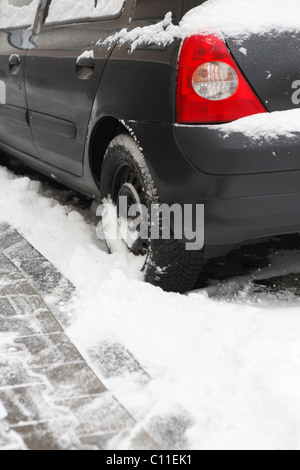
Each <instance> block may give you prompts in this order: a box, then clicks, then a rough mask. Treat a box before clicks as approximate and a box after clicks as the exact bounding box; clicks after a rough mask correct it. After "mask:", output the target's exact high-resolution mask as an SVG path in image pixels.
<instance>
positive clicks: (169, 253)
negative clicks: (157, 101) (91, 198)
mask: <svg viewBox="0 0 300 470" xmlns="http://www.w3.org/2000/svg"><path fill="white" fill-rule="evenodd" d="M122 171H124V172H125V171H127V173H124V175H125V174H130V175H131V174H132V175H134V177H131V179H132V180H133V182H134V183H135V180H136V181H137V183H136V190H137V191H138V193H139V195H140V199H141V202H142V203H143V204H144V205H145V206H146V207H147V208H150V207H151V204H158V203H159V202H160V201H159V195H158V192H157V190H156V187H155V184H154V181H153V179H152V176H151V174H150V171H149V169H148V167H147V164H146V162H145V159H144V156H143V154H142V152H141V150H140V149H139V147H138V145H137V144H136V142H135V141H134V140H133V139H132V138H131V137H130V136H128V135H125V134H124V135H120V136H118V137H116V138H115V139H114V140H113V141H112V142H111V144H110V146H109V147H108V149H107V152H106V155H105V157H104V161H103V167H102V173H101V185H100V188H101V199H102V200H107V199H111V200H112V201H113V202H114V203H115V204H117V202H118V201H117V200H118V195H119V194H120V189H121V188H122V184H123V185H124V181H123V180H122ZM128 178H130V177H128ZM107 242H108V245H109V241H108V240H107ZM147 243H148V245H147V248H146V251H147V253H145V254H146V262H145V264H144V268H143V273H144V279H145V281H146V282H149V283H150V284H153V285H155V286H159V287H161V288H162V289H163V290H165V291H168V292H180V293H185V292H187V291H189V290H191V289H193V287H194V286H195V284H196V282H197V280H198V277H199V274H200V271H201V268H202V265H203V259H204V250H201V251H187V250H186V249H185V245H184V243H183V242H182V241H179V240H176V239H174V238H173V237H171V239H170V240H163V239H159V240H152V239H149V240H148V241H147ZM140 248H141V247H139V249H140ZM144 248H145V246H144ZM134 254H136V255H138V254H142V253H139V252H137V253H136V252H134Z"/></svg>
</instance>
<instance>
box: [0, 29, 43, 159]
mask: <svg viewBox="0 0 300 470" xmlns="http://www.w3.org/2000/svg"><path fill="white" fill-rule="evenodd" d="M31 34H32V33H31V31H30V30H22V29H15V30H0V80H1V81H3V82H4V83H5V88H6V104H2V105H0V142H3V143H5V144H7V145H9V146H11V147H13V148H16V149H18V150H22V151H23V152H25V153H29V154H31V155H33V156H37V152H36V148H35V146H34V143H33V139H32V134H31V131H30V127H29V124H28V119H27V103H26V94H25V78H24V74H25V56H26V49H27V47H28V46H29V45H30V37H31ZM13 55H15V56H19V57H20V68H19V72H18V74H16V75H13V74H12V73H11V69H10V66H9V59H10V57H11V56H13Z"/></svg>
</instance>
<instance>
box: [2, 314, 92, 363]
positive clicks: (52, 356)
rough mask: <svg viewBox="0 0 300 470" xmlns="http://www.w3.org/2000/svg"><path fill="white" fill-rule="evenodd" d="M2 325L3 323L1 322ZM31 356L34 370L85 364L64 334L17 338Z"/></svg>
mask: <svg viewBox="0 0 300 470" xmlns="http://www.w3.org/2000/svg"><path fill="white" fill-rule="evenodd" d="M0 323H1V322H0ZM15 343H16V344H22V345H23V347H24V350H25V351H26V352H27V353H28V354H29V355H30V357H29V358H28V359H27V364H28V366H29V367H30V368H32V370H35V369H36V368H45V367H48V366H49V365H56V366H57V365H59V364H67V363H72V364H75V363H80V362H81V363H83V362H84V361H83V358H82V356H81V355H80V354H79V352H78V350H77V349H76V348H75V347H74V345H73V344H72V343H71V342H70V340H69V339H68V338H67V336H66V335H65V334H64V333H58V334H53V335H39V336H30V337H27V338H17V339H16V340H15Z"/></svg>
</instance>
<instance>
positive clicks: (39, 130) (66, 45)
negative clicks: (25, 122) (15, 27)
mask: <svg viewBox="0 0 300 470" xmlns="http://www.w3.org/2000/svg"><path fill="white" fill-rule="evenodd" d="M127 3H128V4H130V3H132V2H131V1H129V0H126V2H125V0H115V1H114V2H107V0H98V1H96V2H95V0H86V6H84V7H82V5H83V2H81V3H80V5H79V4H78V2H68V8H67V9H66V8H62V6H63V5H64V2H62V1H61V0H52V1H50V2H49V1H48V4H47V8H46V15H45V18H44V21H43V24H42V26H41V29H40V31H39V34H38V35H37V36H36V38H35V39H34V43H35V44H34V48H32V49H31V50H29V51H28V55H27V59H26V88H27V99H28V108H29V118H30V125H31V129H32V133H33V136H34V141H35V145H36V147H37V149H38V151H39V154H40V158H41V159H42V160H43V161H45V162H47V163H50V164H51V165H53V166H55V167H58V168H61V169H63V170H66V171H68V172H70V173H72V174H74V175H77V176H80V175H82V171H83V170H82V168H83V166H82V161H83V153H84V147H85V140H86V135H87V129H88V124H89V119H90V114H91V109H92V106H93V102H94V99H95V96H96V92H97V88H98V86H99V82H100V79H101V75H102V73H103V70H104V67H105V64H106V62H107V60H108V57H109V55H110V52H111V49H112V48H111V47H109V46H107V45H96V43H97V42H98V41H103V40H104V39H106V38H107V37H109V36H111V35H112V34H115V33H116V32H117V31H119V30H120V29H121V28H123V27H126V26H127V24H128V21H129V17H130V13H129V10H130V9H129V8H128V6H127ZM130 11H131V10H130Z"/></svg>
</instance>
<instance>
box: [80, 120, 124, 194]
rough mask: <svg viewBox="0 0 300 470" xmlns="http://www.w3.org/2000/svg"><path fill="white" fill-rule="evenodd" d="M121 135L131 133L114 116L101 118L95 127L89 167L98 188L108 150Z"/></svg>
mask: <svg viewBox="0 0 300 470" xmlns="http://www.w3.org/2000/svg"><path fill="white" fill-rule="evenodd" d="M120 134H129V132H128V130H127V129H126V127H125V125H124V124H123V123H121V122H120V121H119V120H118V119H116V118H115V117H112V116H106V117H104V118H101V119H100V120H99V121H98V122H97V123H96V124H95V125H94V127H93V131H92V133H91V138H90V142H89V166H90V170H91V172H92V175H93V178H94V180H95V182H96V184H97V186H98V187H99V186H100V179H101V171H102V164H103V159H104V156H105V153H106V151H107V148H108V146H109V144H110V143H111V142H112V141H113V140H114V138H115V137H117V136H118V135H120Z"/></svg>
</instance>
